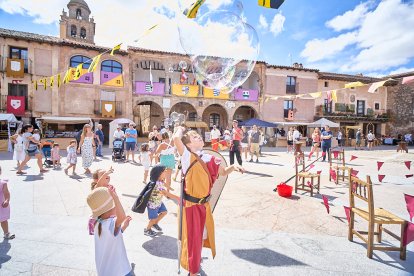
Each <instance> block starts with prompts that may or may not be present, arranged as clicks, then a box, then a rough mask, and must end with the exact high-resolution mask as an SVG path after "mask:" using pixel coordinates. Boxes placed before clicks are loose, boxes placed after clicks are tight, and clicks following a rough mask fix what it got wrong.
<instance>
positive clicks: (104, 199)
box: [86, 187, 115, 218]
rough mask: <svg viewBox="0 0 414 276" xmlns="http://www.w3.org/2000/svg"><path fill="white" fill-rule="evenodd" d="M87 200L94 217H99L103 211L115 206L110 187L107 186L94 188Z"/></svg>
mask: <svg viewBox="0 0 414 276" xmlns="http://www.w3.org/2000/svg"><path fill="white" fill-rule="evenodd" d="M86 201H87V202H88V205H89V207H90V208H91V210H92V216H93V217H94V218H97V217H99V216H100V215H102V214H103V213H106V212H108V211H109V210H111V209H113V208H115V203H114V199H113V198H112V196H111V194H110V193H109V190H108V188H105V187H99V188H96V189H95V190H93V191H92V192H91V193H90V194H89V195H88V198H87V199H86Z"/></svg>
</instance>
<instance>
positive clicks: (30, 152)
mask: <svg viewBox="0 0 414 276" xmlns="http://www.w3.org/2000/svg"><path fill="white" fill-rule="evenodd" d="M39 153H40V151H39V149H37V148H36V149H31V150H30V151H29V150H26V154H27V155H28V156H36V154H39Z"/></svg>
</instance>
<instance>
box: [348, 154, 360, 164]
mask: <svg viewBox="0 0 414 276" xmlns="http://www.w3.org/2000/svg"><path fill="white" fill-rule="evenodd" d="M357 158H358V156H355V155H351V160H349V162H351V161H352V160H355V159H357Z"/></svg>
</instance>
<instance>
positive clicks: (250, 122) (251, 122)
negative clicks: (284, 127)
mask: <svg viewBox="0 0 414 276" xmlns="http://www.w3.org/2000/svg"><path fill="white" fill-rule="evenodd" d="M239 125H240V126H254V125H256V126H258V127H277V124H273V123H269V122H266V121H262V120H259V119H257V118H251V119H249V120H247V121H243V122H240V123H239Z"/></svg>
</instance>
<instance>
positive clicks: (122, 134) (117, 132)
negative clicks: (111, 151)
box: [114, 130, 125, 139]
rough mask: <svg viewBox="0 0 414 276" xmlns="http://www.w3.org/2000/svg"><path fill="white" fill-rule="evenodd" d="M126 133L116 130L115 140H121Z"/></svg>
mask: <svg viewBox="0 0 414 276" xmlns="http://www.w3.org/2000/svg"><path fill="white" fill-rule="evenodd" d="M124 135H125V134H124V132H123V131H122V130H115V132H114V138H116V139H121V138H123V137H124Z"/></svg>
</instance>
